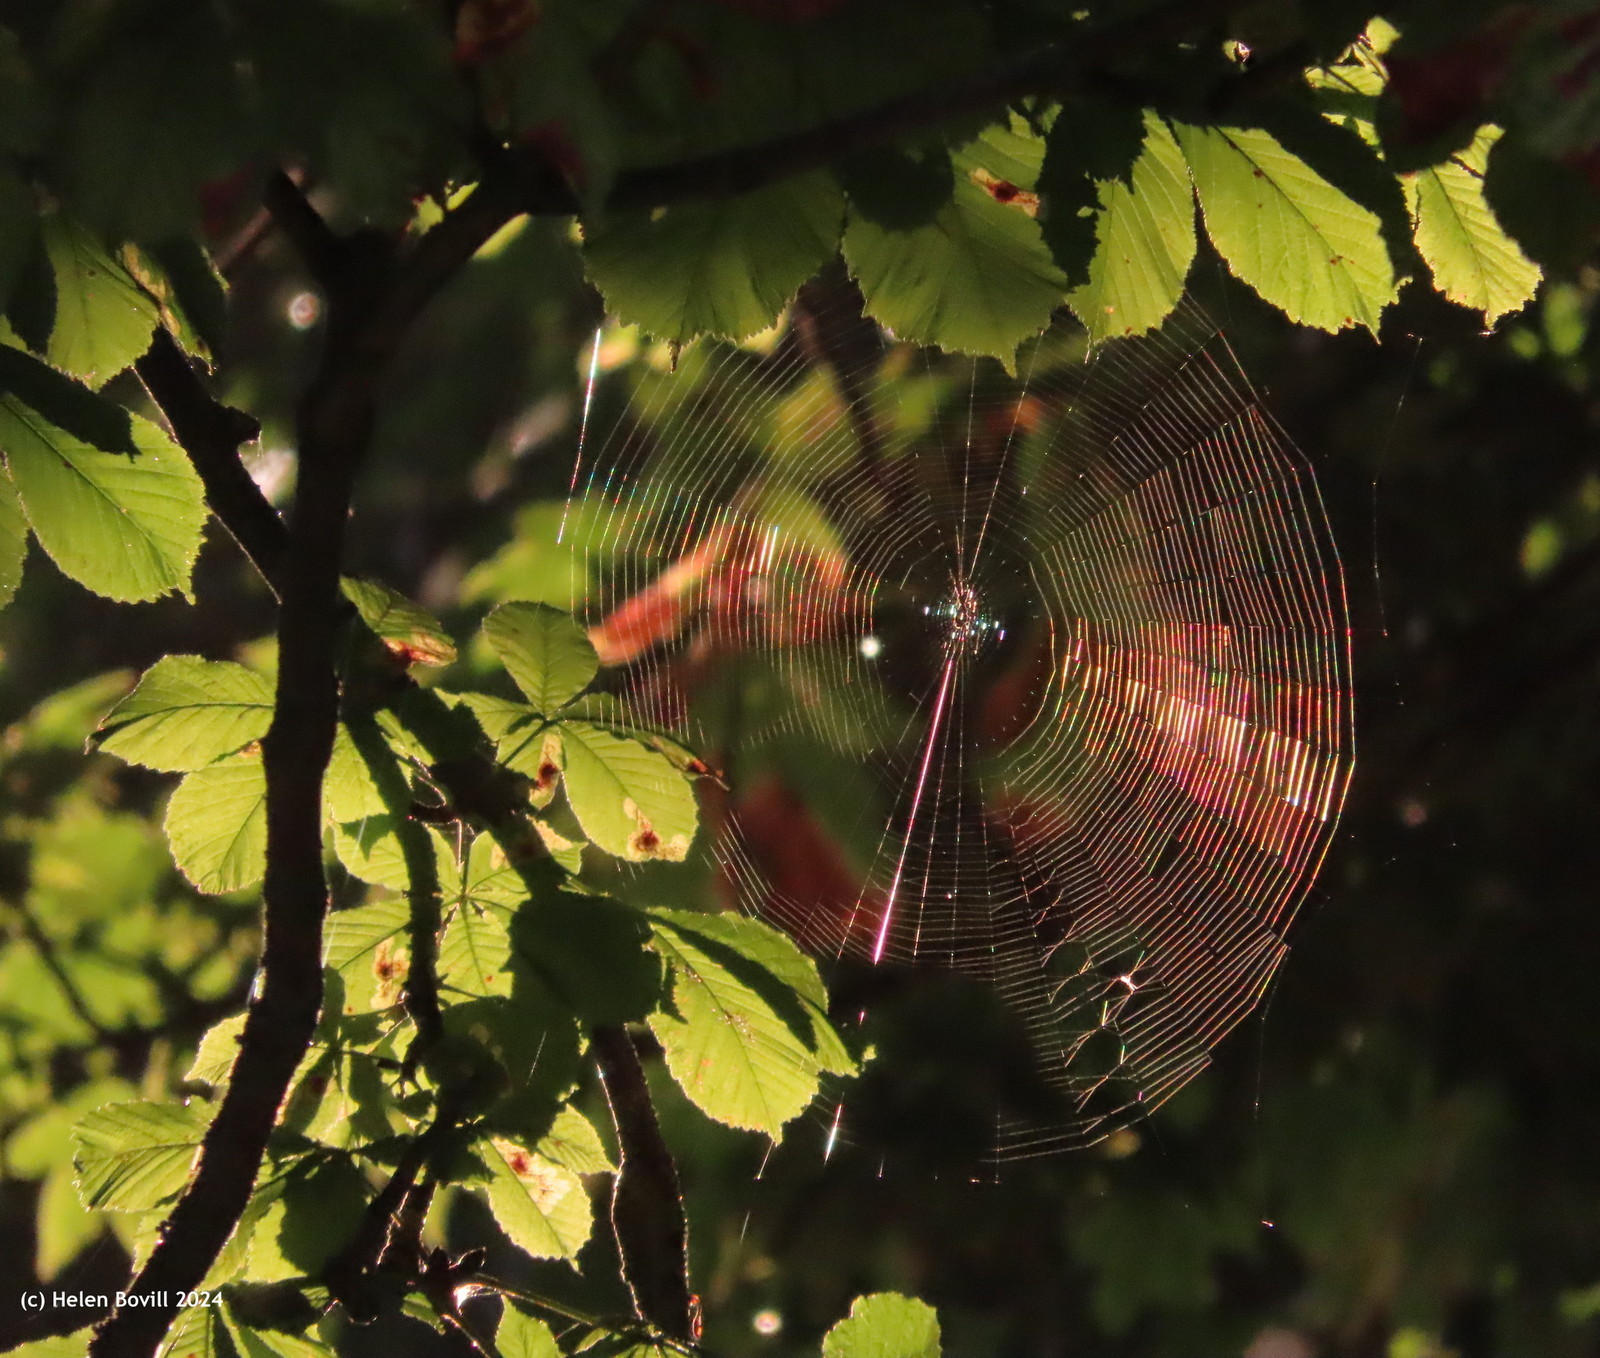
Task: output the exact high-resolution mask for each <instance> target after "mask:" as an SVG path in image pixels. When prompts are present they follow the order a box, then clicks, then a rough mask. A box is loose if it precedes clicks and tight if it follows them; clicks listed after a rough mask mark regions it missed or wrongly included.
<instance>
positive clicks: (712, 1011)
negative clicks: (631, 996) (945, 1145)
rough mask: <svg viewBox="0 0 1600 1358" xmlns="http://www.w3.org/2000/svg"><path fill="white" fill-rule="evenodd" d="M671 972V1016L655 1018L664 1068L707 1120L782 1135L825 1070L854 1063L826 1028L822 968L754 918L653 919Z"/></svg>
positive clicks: (669, 914) (848, 1068)
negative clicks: (664, 1057)
mask: <svg viewBox="0 0 1600 1358" xmlns="http://www.w3.org/2000/svg"><path fill="white" fill-rule="evenodd" d="M651 921H652V924H653V925H654V943H655V947H656V949H657V951H659V952H660V953H661V955H662V957H664V958H665V959H666V960H667V961H668V963H669V964H670V965H671V967H672V973H673V985H672V1004H671V1009H670V1010H668V1009H665V1008H664V1009H662V1010H661V1011H659V1012H657V1013H655V1014H653V1015H651V1018H650V1028H651V1031H652V1032H654V1033H655V1035H656V1037H657V1038H658V1039H659V1040H660V1042H661V1045H662V1047H663V1048H665V1050H666V1056H667V1069H668V1070H669V1071H671V1073H672V1077H673V1079H675V1080H676V1081H677V1082H678V1084H679V1085H681V1086H682V1087H683V1090H684V1092H685V1093H686V1094H688V1096H689V1097H690V1098H691V1099H692V1100H694V1102H695V1103H696V1104H698V1105H699V1107H700V1108H701V1109H702V1111H704V1112H705V1113H706V1114H708V1115H709V1116H711V1117H713V1118H716V1119H717V1121H719V1122H725V1123H727V1124H729V1125H730V1126H733V1127H746V1128H750V1129H751V1130H754V1131H760V1132H765V1133H766V1134H767V1135H768V1136H771V1137H774V1138H776V1137H779V1136H781V1135H782V1133H783V1126H784V1124H785V1123H786V1122H788V1121H789V1120H790V1119H791V1118H793V1117H796V1116H797V1115H799V1114H800V1113H801V1112H803V1111H804V1110H805V1107H806V1105H807V1104H809V1103H810V1102H811V1100H812V1099H813V1098H814V1097H815V1096H816V1093H817V1087H818V1080H819V1078H820V1076H821V1074H822V1072H823V1071H832V1072H835V1073H838V1074H848V1073H850V1072H852V1071H853V1070H854V1068H855V1067H854V1063H853V1062H852V1061H851V1059H850V1056H849V1053H848V1052H846V1051H845V1049H844V1045H843V1044H842V1043H841V1042H840V1041H839V1038H838V1035H837V1034H836V1033H835V1032H834V1030H833V1028H832V1027H831V1025H830V1024H829V1023H828V1020H827V1017H826V1013H825V1010H824V1007H823V1006H824V1005H825V1003H826V1000H825V997H824V994H823V990H822V983H821V981H820V979H818V977H817V972H816V966H815V964H814V963H813V962H811V961H810V959H809V958H807V957H806V956H805V955H804V954H803V953H801V952H800V951H799V949H798V948H797V947H796V946H795V945H794V943H793V942H792V941H791V940H790V939H789V938H788V937H787V936H786V935H784V934H781V933H779V932H778V931H777V930H776V929H773V928H770V927H769V926H767V925H765V924H762V923H760V922H759V921H757V920H752V919H745V918H741V917H738V916H733V915H697V914H693V913H690V912H686V911H669V910H657V911H653V912H651Z"/></svg>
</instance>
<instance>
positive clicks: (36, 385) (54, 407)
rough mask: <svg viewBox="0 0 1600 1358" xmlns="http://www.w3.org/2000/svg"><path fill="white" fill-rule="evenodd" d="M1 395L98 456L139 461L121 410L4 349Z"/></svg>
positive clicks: (0, 363) (45, 365)
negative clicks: (119, 455) (94, 450)
mask: <svg viewBox="0 0 1600 1358" xmlns="http://www.w3.org/2000/svg"><path fill="white" fill-rule="evenodd" d="M0 393H4V394H6V395H10V396H15V397H16V398H17V399H18V400H19V401H21V402H22V404H23V405H25V406H30V407H32V409H33V410H34V411H36V412H37V413H38V414H40V415H42V416H43V417H44V418H45V420H46V421H48V422H49V423H50V424H53V425H55V427H56V428H57V429H60V430H64V431H65V432H66V433H68V434H71V435H72V436H73V437H74V438H76V439H79V440H81V441H82V442H84V443H87V444H89V445H90V446H91V447H95V448H98V449H99V450H100V451H101V452H103V453H127V454H128V455H129V456H130V457H134V456H137V455H138V452H139V448H138V445H137V444H135V443H134V440H133V417H132V416H131V415H130V414H129V413H128V412H127V411H126V410H124V409H123V408H122V407H121V406H119V405H118V404H117V403H116V402H115V401H113V400H111V399H110V398H109V397H107V396H102V395H100V394H99V393H98V392H94V391H91V390H90V389H89V388H88V387H86V386H84V384H83V383H82V382H79V381H77V380H76V379H74V378H71V377H68V376H67V375H66V374H65V373H61V372H57V371H56V370H55V369H54V368H52V367H51V366H50V365H49V364H48V363H41V362H40V361H39V360H38V359H37V358H35V357H34V356H33V355H32V354H30V353H27V352H26V351H24V350H22V349H18V348H15V347H14V346H12V345H9V344H4V345H0Z"/></svg>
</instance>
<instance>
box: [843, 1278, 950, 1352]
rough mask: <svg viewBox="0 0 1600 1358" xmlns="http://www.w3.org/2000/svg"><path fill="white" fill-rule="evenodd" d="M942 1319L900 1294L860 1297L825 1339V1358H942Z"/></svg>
mask: <svg viewBox="0 0 1600 1358" xmlns="http://www.w3.org/2000/svg"><path fill="white" fill-rule="evenodd" d="M939 1354H940V1344H939V1316H938V1313H937V1312H935V1311H934V1309H933V1307H931V1306H929V1305H928V1304H927V1303H926V1302H924V1301H918V1300H917V1299H916V1298H915V1297H904V1296H901V1295H900V1294H899V1293H898V1292H874V1293H873V1294H872V1295H871V1296H866V1297H857V1298H856V1299H855V1301H853V1302H852V1303H851V1304H850V1315H849V1318H848V1319H846V1320H841V1321H840V1322H839V1323H838V1324H837V1325H835V1326H834V1327H833V1328H832V1329H831V1330H829V1331H828V1333H827V1334H826V1335H824V1336H823V1339H822V1358H939Z"/></svg>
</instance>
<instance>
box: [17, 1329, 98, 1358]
mask: <svg viewBox="0 0 1600 1358" xmlns="http://www.w3.org/2000/svg"><path fill="white" fill-rule="evenodd" d="M93 1338H94V1326H92V1325H89V1326H85V1327H84V1328H83V1329H81V1330H74V1331H73V1332H72V1333H71V1334H64V1335H55V1336H52V1337H51V1338H49V1339H34V1340H32V1341H30V1342H29V1343H26V1344H20V1345H18V1346H17V1347H16V1348H14V1349H7V1350H6V1358H85V1355H86V1354H87V1353H88V1352H89V1341H90V1340H91V1339H93Z"/></svg>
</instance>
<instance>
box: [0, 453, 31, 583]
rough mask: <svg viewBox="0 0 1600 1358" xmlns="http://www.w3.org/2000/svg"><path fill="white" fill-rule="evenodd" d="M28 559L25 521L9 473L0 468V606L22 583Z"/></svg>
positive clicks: (26, 522) (26, 523)
mask: <svg viewBox="0 0 1600 1358" xmlns="http://www.w3.org/2000/svg"><path fill="white" fill-rule="evenodd" d="M27 556H28V521H27V519H26V518H24V517H23V513H22V501H21V499H20V498H19V497H18V495H17V488H16V486H15V485H14V484H13V483H12V480H11V474H10V472H8V471H6V469H5V468H4V467H0V607H4V606H5V605H6V604H8V603H10V602H11V599H12V596H13V595H15V594H16V592H17V586H18V585H20V584H21V583H22V563H23V562H24V561H25V560H26V559H27Z"/></svg>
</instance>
